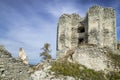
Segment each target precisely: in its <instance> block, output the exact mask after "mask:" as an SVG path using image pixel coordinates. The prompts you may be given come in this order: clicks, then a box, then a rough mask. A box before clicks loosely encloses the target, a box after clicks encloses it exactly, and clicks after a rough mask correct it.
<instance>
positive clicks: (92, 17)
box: [57, 6, 117, 58]
mask: <svg viewBox="0 0 120 80" xmlns="http://www.w3.org/2000/svg"><path fill="white" fill-rule="evenodd" d="M57 32H58V33H57V58H59V57H63V56H64V55H65V51H66V50H67V49H75V48H79V46H80V45H82V44H92V45H97V46H98V47H101V48H104V47H109V48H111V49H113V50H115V49H117V39H116V16H115V10H114V9H113V8H104V7H101V6H93V7H91V8H90V9H89V10H88V12H87V14H86V17H84V18H81V17H80V16H79V15H78V14H71V15H69V14H63V15H62V16H61V17H60V18H59V23H58V30H57Z"/></svg>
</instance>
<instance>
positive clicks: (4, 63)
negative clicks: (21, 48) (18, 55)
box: [0, 46, 30, 80]
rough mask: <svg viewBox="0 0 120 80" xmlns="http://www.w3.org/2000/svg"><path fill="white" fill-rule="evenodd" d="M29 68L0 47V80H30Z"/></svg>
mask: <svg viewBox="0 0 120 80" xmlns="http://www.w3.org/2000/svg"><path fill="white" fill-rule="evenodd" d="M29 77H30V75H29V66H28V65H25V64H24V63H23V62H22V60H19V59H15V58H13V57H12V56H11V54H10V53H9V52H8V51H7V50H6V49H5V48H4V47H3V46H0V80H30V79H29Z"/></svg>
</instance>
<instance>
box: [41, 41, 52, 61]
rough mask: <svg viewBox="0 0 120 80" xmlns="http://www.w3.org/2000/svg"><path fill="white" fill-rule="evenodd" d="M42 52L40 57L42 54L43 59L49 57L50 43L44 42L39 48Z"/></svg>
mask: <svg viewBox="0 0 120 80" xmlns="http://www.w3.org/2000/svg"><path fill="white" fill-rule="evenodd" d="M41 50H42V51H43V52H41V53H40V57H41V56H43V59H44V60H47V59H51V58H52V57H51V55H50V54H49V53H50V52H51V50H50V44H49V43H45V44H44V46H43V47H42V48H41Z"/></svg>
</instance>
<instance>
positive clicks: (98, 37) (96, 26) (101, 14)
mask: <svg viewBox="0 0 120 80" xmlns="http://www.w3.org/2000/svg"><path fill="white" fill-rule="evenodd" d="M115 19H116V17H115V11H114V9H112V8H103V7H101V6H93V7H91V8H90V9H89V11H88V35H89V36H88V43H89V44H97V45H98V46H101V47H104V46H107V47H110V48H111V49H116V48H117V46H116V44H117V40H116V30H115V28H116V25H115V23H116V21H115Z"/></svg>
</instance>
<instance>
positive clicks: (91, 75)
mask: <svg viewBox="0 0 120 80" xmlns="http://www.w3.org/2000/svg"><path fill="white" fill-rule="evenodd" d="M51 65H52V67H51V69H50V70H51V71H53V72H55V75H64V76H72V77H74V78H76V79H78V78H81V79H83V80H106V79H105V77H104V73H103V72H98V71H94V70H92V69H88V68H86V67H85V66H83V65H80V64H78V63H71V62H68V61H63V62H60V61H55V62H52V63H51Z"/></svg>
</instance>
